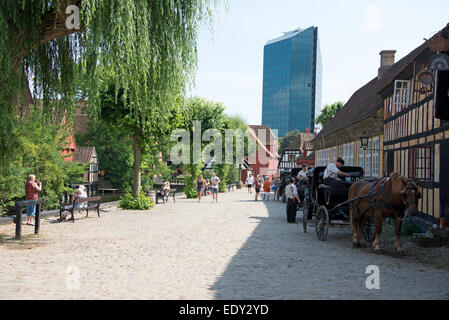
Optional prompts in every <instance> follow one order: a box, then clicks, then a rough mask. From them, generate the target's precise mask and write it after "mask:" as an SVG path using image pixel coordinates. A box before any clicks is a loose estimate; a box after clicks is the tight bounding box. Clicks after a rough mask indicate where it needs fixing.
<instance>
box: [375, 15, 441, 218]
mask: <svg viewBox="0 0 449 320" xmlns="http://www.w3.org/2000/svg"><path fill="white" fill-rule="evenodd" d="M407 60H408V61H407V64H406V65H404V66H403V68H402V70H401V72H400V73H399V74H398V75H397V76H396V77H395V78H394V79H393V80H392V81H389V82H388V83H387V84H386V85H385V87H384V88H382V90H381V91H380V92H379V95H380V96H381V97H382V98H383V99H384V167H383V169H384V170H383V173H384V174H385V175H387V174H390V173H391V172H399V173H401V174H402V175H404V176H407V177H409V178H411V179H414V180H415V181H417V182H418V184H419V185H420V187H421V188H422V201H420V203H419V211H420V215H421V216H422V217H423V218H426V219H427V220H430V221H432V222H437V221H438V220H439V219H440V218H446V219H448V218H449V170H448V169H447V168H445V164H448V163H449V122H448V121H445V120H444V119H440V118H439V115H438V114H439V113H440V114H444V113H445V114H446V115H447V114H448V110H449V103H448V100H449V84H448V82H449V81H448V80H447V75H448V74H449V24H448V25H447V26H446V27H445V28H444V29H443V30H441V31H440V32H438V33H437V34H436V35H435V36H434V37H432V38H431V39H429V40H427V41H426V42H425V43H423V44H422V45H421V46H419V47H418V48H416V49H415V50H414V51H413V52H412V53H410V55H409V56H408V59H407ZM443 74H445V75H446V81H445V82H444V79H442V78H441V79H438V77H437V76H438V75H443ZM436 87H441V88H443V87H445V90H444V94H445V97H444V96H442V97H443V99H442V100H441V102H439V103H438V105H437V104H436V103H435V97H436V96H437V92H436ZM440 91H441V90H440ZM436 107H438V108H439V109H440V110H441V111H440V112H438V111H439V110H437V109H436ZM446 120H449V118H446Z"/></svg>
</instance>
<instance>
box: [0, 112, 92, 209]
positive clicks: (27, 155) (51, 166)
mask: <svg viewBox="0 0 449 320" xmlns="http://www.w3.org/2000/svg"><path fill="white" fill-rule="evenodd" d="M20 123H21V126H20V127H17V128H14V130H15V134H16V135H17V136H18V137H20V139H21V145H22V149H18V150H17V151H16V152H15V153H14V154H13V155H11V160H10V161H9V162H8V164H7V165H5V164H3V165H2V170H0V209H3V210H8V208H10V207H12V206H14V201H16V200H20V199H23V197H24V196H25V189H24V186H25V183H26V181H27V177H28V175H29V174H34V175H36V178H37V179H38V180H40V181H41V182H42V184H43V190H42V192H40V193H39V198H40V199H42V200H43V201H44V204H43V206H44V208H45V209H54V208H56V207H57V206H58V203H59V199H60V197H61V195H62V194H63V192H64V191H66V188H65V185H69V184H74V183H80V182H82V181H81V175H82V173H83V172H84V170H85V169H86V168H85V166H82V165H79V164H76V163H72V162H67V161H65V159H64V157H63V156H62V155H61V150H62V149H63V148H64V145H65V144H66V137H67V134H69V133H70V131H69V130H68V127H65V130H64V128H61V127H60V126H53V125H51V124H50V123H47V122H46V120H45V119H44V117H43V116H42V114H40V113H39V112H32V113H31V114H29V116H28V117H27V118H23V119H21V122H20Z"/></svg>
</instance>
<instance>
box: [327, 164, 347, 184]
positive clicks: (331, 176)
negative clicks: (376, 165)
mask: <svg viewBox="0 0 449 320" xmlns="http://www.w3.org/2000/svg"><path fill="white" fill-rule="evenodd" d="M344 165H345V162H344V161H343V159H342V158H338V159H337V162H336V163H329V165H328V166H327V168H326V170H325V171H324V176H323V178H324V184H327V185H331V183H332V184H335V183H337V184H338V183H342V184H343V183H345V184H346V183H347V182H346V181H342V180H339V179H338V176H339V175H340V176H345V177H351V175H350V174H347V173H344V172H342V171H341V170H340V168H341V167H343V166H344Z"/></svg>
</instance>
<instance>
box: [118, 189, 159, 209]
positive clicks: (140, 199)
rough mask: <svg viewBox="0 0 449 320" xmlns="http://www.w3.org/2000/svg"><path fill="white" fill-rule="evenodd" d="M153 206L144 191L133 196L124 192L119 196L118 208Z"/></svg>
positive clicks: (147, 207) (149, 207)
mask: <svg viewBox="0 0 449 320" xmlns="http://www.w3.org/2000/svg"><path fill="white" fill-rule="evenodd" d="M153 206H154V203H152V202H151V200H150V198H148V197H147V196H146V195H145V193H144V192H143V191H142V192H141V193H140V194H138V195H137V197H136V198H134V197H133V196H132V195H131V194H130V193H126V194H125V195H124V196H123V197H121V198H120V204H119V208H120V209H124V210H149V209H151V208H152V207H153Z"/></svg>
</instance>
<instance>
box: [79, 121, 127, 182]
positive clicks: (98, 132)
mask: <svg viewBox="0 0 449 320" xmlns="http://www.w3.org/2000/svg"><path fill="white" fill-rule="evenodd" d="M88 124H89V125H88V131H87V133H85V134H77V135H76V137H75V138H76V142H77V145H78V146H94V147H95V150H96V152H97V157H98V163H99V165H100V169H101V171H104V173H105V175H104V178H105V179H106V180H108V181H110V182H111V184H112V185H113V187H114V188H117V189H120V190H121V191H127V190H131V188H132V179H133V150H132V146H131V144H130V136H129V134H128V132H126V131H125V130H123V129H121V128H117V127H113V126H111V125H110V124H108V123H106V122H105V121H102V120H101V119H98V120H96V121H94V120H89V122H88Z"/></svg>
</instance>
